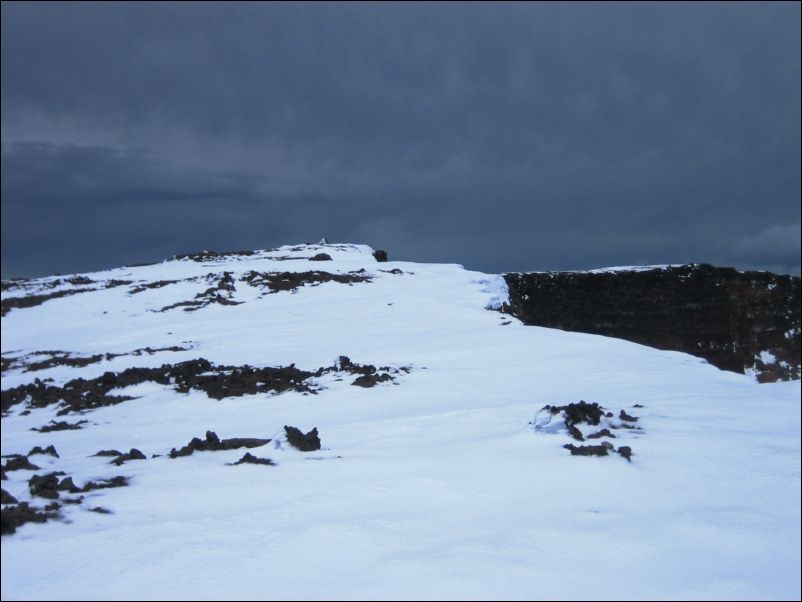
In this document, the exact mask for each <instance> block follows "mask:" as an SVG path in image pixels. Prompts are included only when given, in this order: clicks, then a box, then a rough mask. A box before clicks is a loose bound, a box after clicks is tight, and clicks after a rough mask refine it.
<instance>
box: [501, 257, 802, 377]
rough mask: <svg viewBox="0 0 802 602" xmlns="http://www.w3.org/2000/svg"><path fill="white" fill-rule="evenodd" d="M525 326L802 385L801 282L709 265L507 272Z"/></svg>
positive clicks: (512, 308)
mask: <svg viewBox="0 0 802 602" xmlns="http://www.w3.org/2000/svg"><path fill="white" fill-rule="evenodd" d="M504 279H505V280H506V282H507V285H508V286H509V291H510V303H509V305H508V306H505V308H504V311H507V312H509V313H511V314H512V315H514V316H516V317H517V318H519V319H520V320H521V321H523V322H524V323H525V324H529V325H534V326H545V327H548V328H559V329H562V330H571V331H576V332H586V333H591V334H601V335H605V336H611V337H617V338H621V339H626V340H629V341H634V342H636V343H642V344H644V345H649V346H651V347H657V348H658V349H670V350H675V351H683V352H686V353H690V354H693V355H696V356H699V357H702V358H704V359H706V360H707V361H708V362H710V363H711V364H713V365H714V366H717V367H718V368H721V369H722V370H731V371H734V372H745V373H750V372H751V373H754V374H755V375H756V377H757V378H758V380H760V381H761V382H773V381H776V380H791V379H797V378H800V279H799V277H795V276H788V275H778V274H772V273H770V272H741V271H738V270H735V269H732V268H718V267H714V266H711V265H707V264H691V265H684V266H676V267H659V268H654V269H638V270H621V271H616V270H612V269H611V270H595V271H592V272H535V273H509V274H504Z"/></svg>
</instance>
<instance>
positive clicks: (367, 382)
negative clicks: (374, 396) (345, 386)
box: [351, 373, 393, 388]
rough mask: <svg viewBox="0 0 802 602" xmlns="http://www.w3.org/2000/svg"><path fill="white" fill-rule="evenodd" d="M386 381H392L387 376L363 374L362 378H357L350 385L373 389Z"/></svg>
mask: <svg viewBox="0 0 802 602" xmlns="http://www.w3.org/2000/svg"><path fill="white" fill-rule="evenodd" d="M388 380H393V377H392V376H390V375H389V374H387V373H385V374H363V375H362V376H359V377H357V379H356V380H355V381H354V382H352V383H351V384H352V385H356V386H357V387H365V388H368V387H373V386H375V385H377V384H379V383H383V382H385V381H388Z"/></svg>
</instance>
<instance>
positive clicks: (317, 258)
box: [309, 253, 331, 261]
mask: <svg viewBox="0 0 802 602" xmlns="http://www.w3.org/2000/svg"><path fill="white" fill-rule="evenodd" d="M309 261H331V255H329V254H328V253H318V254H317V255H315V256H314V257H310V258H309Z"/></svg>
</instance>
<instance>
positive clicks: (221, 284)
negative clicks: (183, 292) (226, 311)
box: [159, 272, 242, 312]
mask: <svg viewBox="0 0 802 602" xmlns="http://www.w3.org/2000/svg"><path fill="white" fill-rule="evenodd" d="M231 274H232V272H223V274H222V275H220V276H215V275H214V274H209V277H211V278H217V280H212V284H214V286H212V287H210V288H207V289H206V290H205V291H203V292H202V293H198V294H197V295H195V299H193V300H192V301H180V302H178V303H173V304H172V305H167V306H165V307H162V308H161V309H160V310H159V311H160V312H165V311H168V310H170V309H175V308H176V307H183V308H184V311H196V310H198V309H202V308H204V307H206V306H208V305H211V304H217V305H240V304H241V303H242V301H234V300H233V299H232V298H231V296H232V294H233V293H234V292H236V290H237V289H236V287H235V286H234V278H233V277H232V275H231ZM224 293H225V294H224Z"/></svg>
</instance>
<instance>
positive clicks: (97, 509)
mask: <svg viewBox="0 0 802 602" xmlns="http://www.w3.org/2000/svg"><path fill="white" fill-rule="evenodd" d="M89 512H97V513H98V514H113V512H112V511H111V510H106V509H105V508H101V507H100V506H95V507H94V508H90V509H89Z"/></svg>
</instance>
